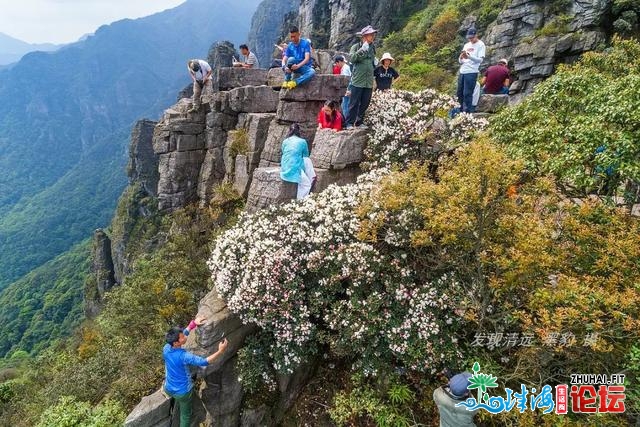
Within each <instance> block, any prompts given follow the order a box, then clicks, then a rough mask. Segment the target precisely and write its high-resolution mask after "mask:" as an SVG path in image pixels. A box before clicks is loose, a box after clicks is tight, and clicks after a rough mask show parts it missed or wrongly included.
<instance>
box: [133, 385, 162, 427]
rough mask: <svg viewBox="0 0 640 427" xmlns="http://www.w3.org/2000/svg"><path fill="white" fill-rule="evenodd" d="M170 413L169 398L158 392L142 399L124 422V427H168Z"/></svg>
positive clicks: (160, 391)
mask: <svg viewBox="0 0 640 427" xmlns="http://www.w3.org/2000/svg"><path fill="white" fill-rule="evenodd" d="M170 411H171V403H170V400H169V398H168V397H167V396H166V395H165V394H164V393H163V392H162V390H158V391H156V392H155V393H153V394H151V395H149V396H145V397H143V398H142V400H141V401H140V403H138V405H137V406H136V407H135V408H133V411H131V413H130V414H129V416H127V419H126V420H125V421H124V425H125V427H168V426H169V421H170V420H169V417H170Z"/></svg>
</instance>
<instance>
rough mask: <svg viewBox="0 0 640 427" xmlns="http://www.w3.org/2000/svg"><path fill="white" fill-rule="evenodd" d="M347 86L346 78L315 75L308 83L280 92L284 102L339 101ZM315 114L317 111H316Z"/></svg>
mask: <svg viewBox="0 0 640 427" xmlns="http://www.w3.org/2000/svg"><path fill="white" fill-rule="evenodd" d="M348 84H349V77H348V76H339V75H333V74H316V75H315V76H314V77H313V79H311V81H309V82H308V83H306V84H304V85H302V86H298V87H296V88H294V89H289V90H281V91H280V99H281V100H284V101H322V102H324V101H326V100H328V99H331V100H334V101H340V100H341V99H342V97H343V96H344V93H345V92H346V90H347V85H348ZM316 114H317V111H316Z"/></svg>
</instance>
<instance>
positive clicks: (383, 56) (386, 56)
mask: <svg viewBox="0 0 640 427" xmlns="http://www.w3.org/2000/svg"><path fill="white" fill-rule="evenodd" d="M385 59H390V60H391V61H395V59H393V57H392V56H391V54H390V53H389V52H385V53H383V54H382V58H380V62H382V61H384V60H385Z"/></svg>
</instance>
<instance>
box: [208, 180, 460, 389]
mask: <svg viewBox="0 0 640 427" xmlns="http://www.w3.org/2000/svg"><path fill="white" fill-rule="evenodd" d="M385 173H386V172H384V171H380V170H378V171H376V172H375V173H370V174H368V175H365V176H363V177H361V179H360V180H359V182H358V183H357V184H354V185H348V186H344V187H337V186H332V187H329V189H327V190H326V191H324V192H322V193H320V194H318V195H316V196H314V197H312V198H307V199H305V200H303V201H301V202H296V203H291V204H288V205H286V206H283V207H272V208H270V209H266V210H264V211H261V212H259V213H257V214H255V215H252V216H251V215H244V216H242V217H241V218H240V220H239V221H238V223H237V225H236V226H235V227H233V228H232V229H230V230H229V231H227V232H226V233H225V234H224V235H223V236H221V237H220V239H218V241H217V242H216V245H215V248H214V249H213V253H212V256H211V259H210V261H209V267H210V268H211V271H212V275H213V281H214V286H215V288H216V290H217V291H218V292H219V293H220V295H221V296H222V297H224V298H225V299H226V300H227V302H228V306H229V308H230V309H231V310H232V311H234V312H235V313H237V314H238V315H239V316H240V318H241V319H242V320H243V321H244V322H245V323H255V324H256V325H258V326H259V327H260V328H261V329H262V332H263V333H266V334H268V335H270V337H271V340H269V342H270V343H271V344H270V349H269V357H270V358H271V359H272V360H273V367H274V368H275V369H276V370H277V371H279V372H282V373H289V372H292V370H293V369H294V368H295V367H296V366H298V365H299V364H301V363H303V362H305V361H306V360H307V359H308V358H309V356H311V355H312V354H314V353H316V352H317V351H318V349H319V345H322V344H328V346H329V348H330V349H331V350H332V351H333V352H334V354H336V355H350V356H360V359H359V362H358V363H357V365H358V366H359V367H361V368H362V369H364V370H365V372H368V373H372V374H373V373H376V372H377V371H378V369H379V367H380V366H381V365H385V364H388V363H392V362H397V363H399V364H400V365H403V366H405V367H408V368H410V369H414V370H428V371H433V370H434V369H435V366H436V365H439V364H440V363H441V361H442V358H443V357H448V356H450V355H451V353H452V351H453V346H452V344H453V341H452V339H450V338H447V337H448V336H449V334H444V331H446V330H448V329H451V328H453V327H454V326H455V322H454V319H453V318H452V317H451V316H450V315H448V314H447V313H450V312H451V309H452V303H453V302H454V300H455V298H454V297H453V293H451V292H448V291H447V289H450V288H451V287H455V282H454V280H453V279H452V278H450V277H442V278H441V279H440V280H435V281H433V282H429V283H426V284H425V283H421V282H419V281H417V280H416V278H417V274H416V273H415V272H414V271H412V270H411V268H410V267H409V266H407V265H406V263H404V262H403V260H404V259H406V258H407V257H406V254H405V255H403V254H402V253H400V252H397V253H393V254H392V253H386V252H384V253H383V252H381V251H379V250H378V249H377V248H375V247H374V246H372V245H369V244H365V243H362V242H358V239H357V233H358V229H359V219H358V216H357V213H356V208H357V206H358V204H359V201H360V199H361V198H362V197H363V196H364V195H365V194H368V193H369V192H370V191H371V190H372V188H373V186H374V185H375V184H376V183H377V182H378V181H379V179H380V176H382V175H384V174H385ZM245 377H246V378H247V380H248V379H249V376H246V375H245ZM257 377H258V376H257V375H255V374H252V375H251V378H252V380H251V381H252V384H251V387H252V388H254V389H255V387H256V385H255V379H256V378H257Z"/></svg>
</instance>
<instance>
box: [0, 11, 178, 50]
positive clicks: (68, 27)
mask: <svg viewBox="0 0 640 427" xmlns="http://www.w3.org/2000/svg"><path fill="white" fill-rule="evenodd" d="M184 1H185V0H0V32H2V33H5V34H8V35H10V36H12V37H15V38H18V39H20V40H23V41H26V42H29V43H46V42H50V43H68V42H72V41H76V40H77V39H78V38H80V37H81V36H82V35H84V34H87V33H93V32H94V31H95V30H96V29H97V28H98V27H99V26H100V25H103V24H109V23H111V22H113V21H117V20H119V19H123V18H139V17H141V16H147V15H151V14H152V13H155V12H160V11H162V10H165V9H169V8H172V7H174V6H177V5H179V4H181V3H183V2H184Z"/></svg>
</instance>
